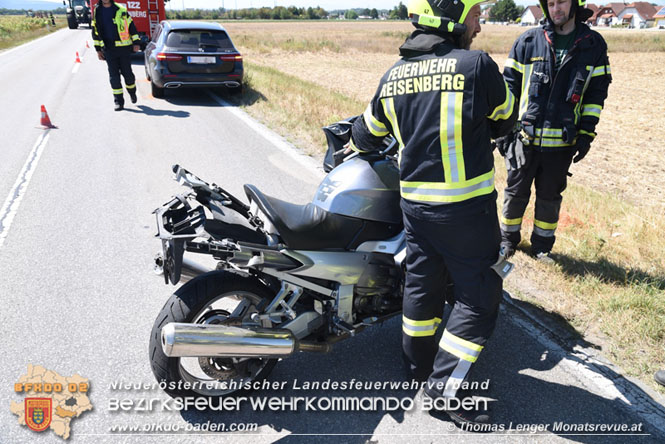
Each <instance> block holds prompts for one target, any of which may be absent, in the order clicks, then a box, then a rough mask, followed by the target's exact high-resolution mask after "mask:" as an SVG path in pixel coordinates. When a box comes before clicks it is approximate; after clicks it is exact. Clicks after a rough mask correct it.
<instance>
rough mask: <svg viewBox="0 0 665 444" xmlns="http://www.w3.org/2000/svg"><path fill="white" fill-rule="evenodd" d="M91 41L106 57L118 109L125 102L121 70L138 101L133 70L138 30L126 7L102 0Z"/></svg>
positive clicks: (128, 90)
mask: <svg viewBox="0 0 665 444" xmlns="http://www.w3.org/2000/svg"><path fill="white" fill-rule="evenodd" d="M92 42H93V44H94V46H95V50H96V51H97V57H98V58H99V60H106V65H107V66H108V71H109V80H110V82H111V88H112V89H113V101H114V102H115V110H116V111H120V110H122V109H123V107H124V106H125V99H124V97H123V93H122V83H121V82H120V74H122V76H123V77H124V78H125V87H126V88H127V92H128V93H129V97H130V99H131V100H132V103H136V99H137V98H136V78H135V77H134V73H133V72H132V59H131V57H132V52H138V50H139V34H138V32H137V31H136V26H134V22H133V21H132V17H131V16H130V15H129V13H128V12H127V8H126V7H125V6H124V5H122V4H120V3H116V2H114V1H113V0H101V1H100V2H99V3H97V5H96V6H95V11H94V12H93V15H92Z"/></svg>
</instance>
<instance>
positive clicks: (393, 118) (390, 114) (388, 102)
mask: <svg viewBox="0 0 665 444" xmlns="http://www.w3.org/2000/svg"><path fill="white" fill-rule="evenodd" d="M381 106H383V113H384V114H385V115H386V117H387V118H388V121H389V122H390V126H392V128H393V136H395V139H397V143H399V150H398V151H397V163H398V164H399V163H400V161H401V160H402V150H403V149H404V142H402V133H401V132H400V130H399V125H398V124H397V114H395V101H394V100H393V98H392V97H388V98H385V99H381Z"/></svg>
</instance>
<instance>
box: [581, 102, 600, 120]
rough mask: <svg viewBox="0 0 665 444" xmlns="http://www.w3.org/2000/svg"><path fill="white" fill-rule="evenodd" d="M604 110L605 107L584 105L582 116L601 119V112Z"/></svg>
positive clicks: (591, 104)
mask: <svg viewBox="0 0 665 444" xmlns="http://www.w3.org/2000/svg"><path fill="white" fill-rule="evenodd" d="M602 110H603V107H602V106H600V105H596V104H593V103H589V104H585V105H582V115H583V116H594V117H598V118H600V112H601V111H602Z"/></svg>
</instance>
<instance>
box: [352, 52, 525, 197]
mask: <svg viewBox="0 0 665 444" xmlns="http://www.w3.org/2000/svg"><path fill="white" fill-rule="evenodd" d="M514 104H515V99H514V96H513V94H512V93H511V92H510V90H509V89H508V85H507V84H506V83H505V81H504V79H503V78H502V76H501V73H500V72H499V69H498V67H497V65H496V64H495V63H494V61H492V59H491V58H490V56H489V55H487V53H485V52H482V51H469V50H464V49H459V48H457V47H456V46H454V45H453V43H451V42H449V41H446V40H445V39H443V40H442V43H441V44H439V45H436V46H434V47H433V48H432V49H431V51H429V52H422V53H418V54H415V55H413V56H409V57H404V58H402V59H401V60H399V61H398V62H397V63H396V64H395V65H394V66H393V67H392V68H391V69H389V70H388V72H386V74H385V75H384V76H383V78H382V79H381V82H380V84H379V87H378V89H377V92H376V94H375V96H374V98H373V99H372V101H371V102H370V104H369V106H368V107H367V109H366V110H365V112H364V113H363V118H361V119H357V120H356V122H355V123H354V126H353V130H352V140H351V147H352V148H353V149H355V150H356V151H360V152H362V151H372V150H378V149H381V147H382V145H381V140H382V138H383V137H385V136H386V135H388V134H392V135H393V136H394V137H395V139H396V140H397V141H398V143H399V153H398V159H399V165H400V188H401V195H402V197H403V198H404V199H406V200H408V201H411V202H419V203H424V204H451V203H457V202H463V201H466V200H468V199H471V198H473V197H477V196H483V195H488V194H491V193H493V192H494V159H493V156H492V148H491V144H490V139H491V138H492V137H494V138H495V137H499V136H501V135H504V134H506V133H507V132H509V131H510V130H511V129H512V128H513V126H514V122H515V118H516V113H514V112H513V109H514Z"/></svg>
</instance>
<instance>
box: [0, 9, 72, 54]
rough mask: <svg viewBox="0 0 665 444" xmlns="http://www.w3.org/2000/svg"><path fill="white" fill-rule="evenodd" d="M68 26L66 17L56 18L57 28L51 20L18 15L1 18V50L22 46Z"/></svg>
mask: <svg viewBox="0 0 665 444" xmlns="http://www.w3.org/2000/svg"><path fill="white" fill-rule="evenodd" d="M65 26H67V20H66V19H65V17H64V16H55V26H53V25H51V22H50V20H49V19H46V18H37V17H25V16H16V15H4V16H0V50H2V49H9V48H13V47H14V46H18V45H22V44H23V43H26V42H29V41H30V40H34V39H36V38H39V37H42V36H44V35H46V34H50V33H51V32H55V31H57V30H58V29H61V28H64V27H65Z"/></svg>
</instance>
